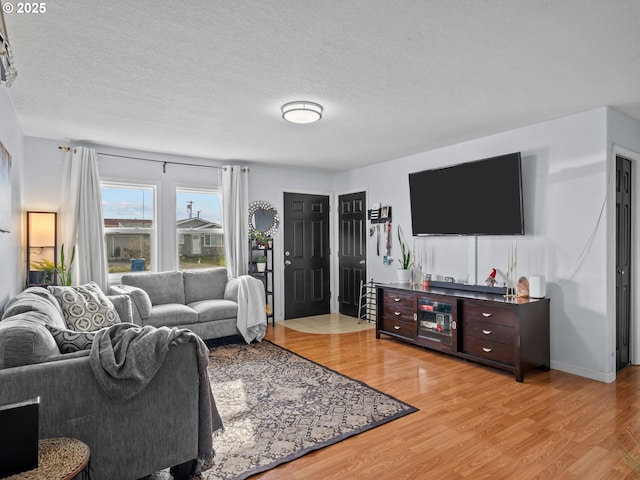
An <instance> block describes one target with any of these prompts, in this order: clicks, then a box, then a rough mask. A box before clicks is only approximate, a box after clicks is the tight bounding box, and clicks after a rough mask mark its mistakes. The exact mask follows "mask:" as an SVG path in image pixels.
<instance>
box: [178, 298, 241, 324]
mask: <svg viewBox="0 0 640 480" xmlns="http://www.w3.org/2000/svg"><path fill="white" fill-rule="evenodd" d="M189 306H190V307H191V308H193V309H194V310H195V311H196V312H198V323H203V322H210V321H212V320H222V319H223V318H236V317H237V316H238V304H237V303H236V302H232V301H231V300H221V299H219V300H201V301H199V302H193V303H190V304H189Z"/></svg>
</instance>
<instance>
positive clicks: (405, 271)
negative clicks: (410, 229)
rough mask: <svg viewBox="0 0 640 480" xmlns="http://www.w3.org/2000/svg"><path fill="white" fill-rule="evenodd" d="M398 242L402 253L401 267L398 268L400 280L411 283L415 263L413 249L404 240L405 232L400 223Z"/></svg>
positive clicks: (397, 272) (400, 281)
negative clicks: (412, 254)
mask: <svg viewBox="0 0 640 480" xmlns="http://www.w3.org/2000/svg"><path fill="white" fill-rule="evenodd" d="M398 244H399V245H400V253H401V255H402V258H401V259H400V268H399V269H398V270H396V274H397V278H398V282H399V283H411V265H413V261H412V259H411V251H410V250H409V248H408V247H407V244H406V243H405V241H404V234H403V233H402V229H401V228H400V225H398Z"/></svg>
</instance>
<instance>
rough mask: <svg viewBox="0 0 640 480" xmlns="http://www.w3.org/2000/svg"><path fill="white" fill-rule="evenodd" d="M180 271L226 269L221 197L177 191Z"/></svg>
mask: <svg viewBox="0 0 640 480" xmlns="http://www.w3.org/2000/svg"><path fill="white" fill-rule="evenodd" d="M176 235H177V238H178V241H177V242H176V243H177V245H178V252H177V255H178V269H179V270H184V269H191V268H205V267H215V266H225V265H226V263H225V258H224V243H223V229H222V206H221V195H220V193H219V192H215V191H212V190H196V189H187V188H177V189H176Z"/></svg>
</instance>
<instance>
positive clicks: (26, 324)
mask: <svg viewBox="0 0 640 480" xmlns="http://www.w3.org/2000/svg"><path fill="white" fill-rule="evenodd" d="M108 298H109V299H110V300H112V302H113V303H114V305H115V306H116V310H117V311H118V314H119V316H120V318H121V320H122V321H130V318H129V317H127V315H130V312H131V308H130V299H129V297H128V296H117V297H108ZM45 324H48V325H51V326H54V327H59V328H65V321H64V318H63V314H62V311H61V309H60V306H59V305H58V303H57V301H56V299H55V298H54V297H53V295H51V294H50V293H49V292H48V291H47V290H46V289H44V288H40V287H32V288H29V289H27V290H25V291H23V292H22V293H20V294H18V295H17V296H16V297H14V298H12V299H11V300H9V302H8V303H7V305H6V306H5V311H4V315H3V316H2V321H0V404H7V403H13V402H18V401H23V400H26V399H30V398H34V397H38V396H39V397H40V411H39V416H40V418H39V421H40V438H54V437H72V438H77V439H80V440H82V441H83V442H85V443H86V444H87V445H88V446H89V448H90V449H91V468H92V472H91V478H92V479H93V480H113V479H116V478H117V479H119V480H127V479H131V480H133V479H137V478H141V477H144V476H146V475H148V474H152V473H154V472H157V471H159V470H162V469H164V468H167V467H171V466H175V465H179V464H185V463H187V462H189V463H190V462H191V461H192V460H193V459H195V458H197V455H198V435H197V432H198V418H199V417H198V398H199V397H198V383H199V377H198V363H197V349H196V348H197V347H196V344H195V343H186V344H181V345H176V346H172V347H171V348H170V349H169V351H168V352H167V355H166V357H165V360H164V362H163V364H162V366H161V367H160V369H159V371H158V372H157V374H156V375H155V376H154V378H153V379H152V380H151V382H150V383H149V384H148V385H147V386H146V388H145V389H144V390H142V392H141V393H139V394H138V395H136V396H134V397H132V398H131V399H129V400H126V401H123V402H114V401H112V400H110V399H109V398H108V397H107V395H106V394H105V393H104V391H103V390H102V388H101V387H100V386H99V385H98V383H97V382H96V379H95V376H94V374H93V372H92V370H91V368H90V365H89V351H88V350H84V351H79V352H75V353H66V354H61V353H60V350H59V348H58V345H57V344H56V341H55V340H54V338H53V336H52V334H51V332H50V331H49V329H48V328H46V327H45Z"/></svg>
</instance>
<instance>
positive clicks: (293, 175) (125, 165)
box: [25, 137, 334, 319]
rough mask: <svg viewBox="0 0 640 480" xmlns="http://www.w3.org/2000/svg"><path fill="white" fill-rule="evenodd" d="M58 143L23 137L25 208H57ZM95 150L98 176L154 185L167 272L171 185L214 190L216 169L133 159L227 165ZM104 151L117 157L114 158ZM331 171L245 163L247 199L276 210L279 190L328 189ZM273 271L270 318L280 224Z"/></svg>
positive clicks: (170, 264)
mask: <svg viewBox="0 0 640 480" xmlns="http://www.w3.org/2000/svg"><path fill="white" fill-rule="evenodd" d="M63 143H64V142H62V143H61V142H59V141H55V140H50V139H43V138H35V137H26V138H25V165H26V171H27V172H38V175H27V176H26V177H25V209H29V210H49V211H59V208H60V196H61V191H60V189H61V185H62V178H61V174H62V162H63V159H64V152H63V151H62V150H60V149H58V146H60V145H62V144H63ZM94 148H96V151H97V152H99V155H98V159H99V170H100V177H101V179H102V180H105V181H119V182H129V183H135V182H139V183H144V184H152V185H155V186H156V188H157V195H158V202H159V204H160V211H162V212H165V215H164V216H162V217H160V218H158V234H159V236H160V237H161V238H162V239H163V242H161V248H162V249H161V251H159V252H158V265H157V270H160V271H161V270H173V269H175V268H176V267H177V266H176V258H175V255H174V252H175V231H174V227H175V222H174V221H173V219H175V218H176V214H175V189H176V187H182V188H213V189H217V188H218V170H217V169H214V168H201V167H194V166H184V165H174V164H172V163H169V164H167V166H166V173H164V172H163V165H162V164H161V163H157V162H148V161H143V160H138V159H136V158H135V157H138V158H143V159H151V160H158V161H162V162H164V161H167V162H179V163H191V164H206V165H217V166H220V165H225V164H228V163H234V164H242V163H243V162H240V161H237V162H227V161H225V162H221V161H215V160H207V159H201V158H190V157H178V156H173V155H165V154H158V153H152V152H140V151H134V150H126V149H118V148H113V147H107V146H94ZM104 154H111V155H119V156H122V157H134V158H120V157H115V156H109V155H104ZM333 179H334V177H333V175H332V174H329V173H326V172H314V171H310V170H292V169H288V168H281V167H267V166H263V165H251V166H250V173H249V202H253V201H256V200H263V201H267V202H270V203H271V204H272V205H274V207H276V209H277V210H278V212H282V198H283V192H285V191H288V192H303V193H326V194H327V195H331V192H332V191H333ZM274 259H275V261H276V264H277V265H276V269H275V272H274V284H275V286H276V289H275V293H276V295H275V299H274V303H275V305H274V310H275V316H276V319H281V318H282V314H283V298H282V291H283V276H282V272H281V270H282V269H281V268H278V267H277V266H278V265H282V264H283V261H284V260H283V252H282V228H280V229H279V230H278V232H277V234H276V235H275V237H274Z"/></svg>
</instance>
